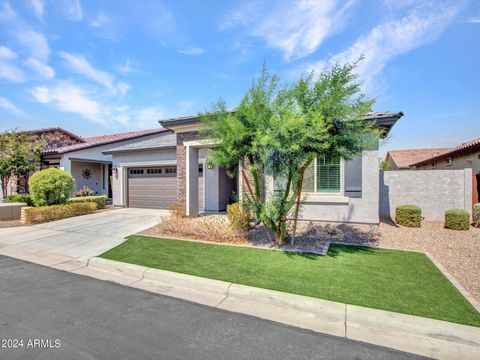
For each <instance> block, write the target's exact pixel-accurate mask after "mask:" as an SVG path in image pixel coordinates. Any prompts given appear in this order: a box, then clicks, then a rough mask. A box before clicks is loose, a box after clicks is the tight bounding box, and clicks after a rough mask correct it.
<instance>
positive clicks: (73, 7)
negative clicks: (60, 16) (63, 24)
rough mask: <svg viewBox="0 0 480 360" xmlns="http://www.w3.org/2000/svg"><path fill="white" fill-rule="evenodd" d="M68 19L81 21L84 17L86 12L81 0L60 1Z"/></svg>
mask: <svg viewBox="0 0 480 360" xmlns="http://www.w3.org/2000/svg"><path fill="white" fill-rule="evenodd" d="M57 1H58V2H59V3H61V4H60V5H61V7H62V10H63V12H64V13H65V15H66V17H67V20H71V21H80V20H82V19H83V16H84V13H83V9H82V4H81V3H80V0H62V1H59V0H57Z"/></svg>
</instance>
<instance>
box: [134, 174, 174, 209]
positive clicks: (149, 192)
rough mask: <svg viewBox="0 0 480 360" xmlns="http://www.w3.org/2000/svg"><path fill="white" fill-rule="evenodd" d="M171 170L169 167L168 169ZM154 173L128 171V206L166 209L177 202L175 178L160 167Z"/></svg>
mask: <svg viewBox="0 0 480 360" xmlns="http://www.w3.org/2000/svg"><path fill="white" fill-rule="evenodd" d="M169 168H170V169H171V168H172V167H171V166H170V167H169ZM155 169H156V170H155V171H150V170H148V169H147V168H145V169H135V170H134V171H133V174H132V172H130V171H129V178H128V206H130V207H140V208H147V209H149V208H150V209H168V208H169V207H170V205H172V204H174V203H175V202H176V201H177V178H176V176H175V174H172V173H168V174H167V173H166V171H165V169H166V168H162V167H158V168H155Z"/></svg>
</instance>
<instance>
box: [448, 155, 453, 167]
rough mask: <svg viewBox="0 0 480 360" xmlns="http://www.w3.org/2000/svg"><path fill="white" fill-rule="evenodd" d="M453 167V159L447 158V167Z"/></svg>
mask: <svg viewBox="0 0 480 360" xmlns="http://www.w3.org/2000/svg"><path fill="white" fill-rule="evenodd" d="M450 165H453V157H451V156H450V157H448V158H447V166H450Z"/></svg>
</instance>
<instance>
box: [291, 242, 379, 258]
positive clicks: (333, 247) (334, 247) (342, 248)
mask: <svg viewBox="0 0 480 360" xmlns="http://www.w3.org/2000/svg"><path fill="white" fill-rule="evenodd" d="M342 253H346V254H354V253H361V254H365V255H377V254H378V251H377V249H375V248H373V247H369V246H358V245H342V244H330V247H329V249H328V252H327V254H326V255H319V254H314V253H309V252H293V251H285V252H283V254H284V255H285V256H287V257H289V258H294V257H301V258H304V259H308V260H321V259H322V258H323V257H324V256H328V257H337V256H339V255H341V254H342Z"/></svg>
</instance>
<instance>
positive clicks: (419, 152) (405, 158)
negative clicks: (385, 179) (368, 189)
mask: <svg viewBox="0 0 480 360" xmlns="http://www.w3.org/2000/svg"><path fill="white" fill-rule="evenodd" d="M450 149H451V148H433V149H408V150H389V151H388V152H387V155H386V156H385V160H384V161H385V163H386V167H387V168H386V169H385V170H387V171H388V170H411V169H410V165H411V164H414V163H416V162H418V161H421V160H424V159H427V158H431V157H434V156H436V155H439V154H441V153H443V152H445V151H448V150H450Z"/></svg>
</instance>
